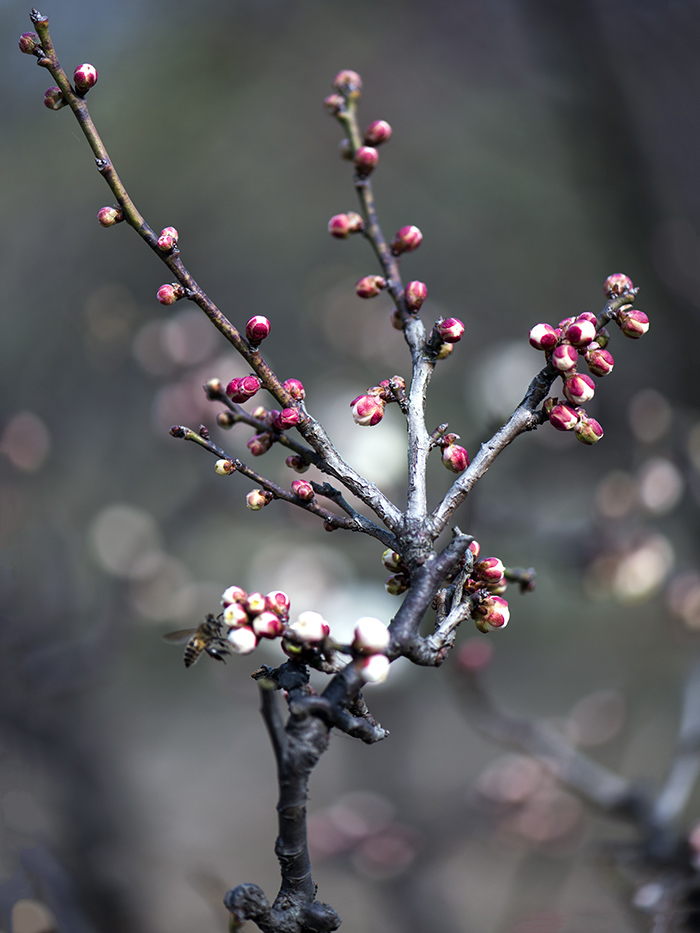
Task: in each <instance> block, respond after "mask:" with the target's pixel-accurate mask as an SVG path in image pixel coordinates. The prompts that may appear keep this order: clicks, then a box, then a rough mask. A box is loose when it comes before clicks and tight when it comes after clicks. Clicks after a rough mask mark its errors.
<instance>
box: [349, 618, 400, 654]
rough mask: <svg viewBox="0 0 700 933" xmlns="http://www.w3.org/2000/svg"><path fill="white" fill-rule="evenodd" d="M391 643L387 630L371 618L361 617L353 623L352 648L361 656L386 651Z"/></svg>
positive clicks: (381, 623)
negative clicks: (360, 653)
mask: <svg viewBox="0 0 700 933" xmlns="http://www.w3.org/2000/svg"><path fill="white" fill-rule="evenodd" d="M390 641H391V635H390V634H389V629H388V628H387V627H386V625H385V624H384V623H383V622H382V621H381V619H375V618H374V617H373V616H362V618H361V619H358V620H357V622H356V623H355V633H354V635H353V640H352V647H353V648H354V649H355V651H361V652H362V653H363V654H377V653H378V652H381V651H386V649H387V648H388V647H389V642H390Z"/></svg>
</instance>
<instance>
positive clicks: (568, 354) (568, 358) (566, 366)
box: [551, 343, 578, 373]
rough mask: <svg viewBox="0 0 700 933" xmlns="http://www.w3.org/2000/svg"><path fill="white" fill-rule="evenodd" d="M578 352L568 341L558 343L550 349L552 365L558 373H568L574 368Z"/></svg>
mask: <svg viewBox="0 0 700 933" xmlns="http://www.w3.org/2000/svg"><path fill="white" fill-rule="evenodd" d="M577 360H578V352H577V351H576V350H574V348H573V347H572V346H571V344H569V343H560V344H559V346H558V347H555V348H554V350H553V351H552V356H551V361H552V366H553V367H554V368H555V369H556V370H558V372H560V373H568V372H571V371H572V370H574V369H576V362H577Z"/></svg>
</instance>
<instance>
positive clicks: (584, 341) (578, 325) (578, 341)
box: [564, 315, 595, 347]
mask: <svg viewBox="0 0 700 933" xmlns="http://www.w3.org/2000/svg"><path fill="white" fill-rule="evenodd" d="M564 337H565V338H566V340H568V341H569V343H570V344H571V345H572V346H574V347H587V346H588V344H589V343H590V342H591V340H594V339H595V323H593V322H592V321H588V320H586V319H585V318H582V317H581V316H580V315H579V317H577V318H576V320H575V321H574V322H573V323H572V324H569V326H568V327H567V328H566V332H565V334H564Z"/></svg>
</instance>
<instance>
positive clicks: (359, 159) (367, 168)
mask: <svg viewBox="0 0 700 933" xmlns="http://www.w3.org/2000/svg"><path fill="white" fill-rule="evenodd" d="M354 162H355V168H356V169H357V174H358V175H359V176H360V178H366V177H367V176H368V175H371V174H372V172H373V171H374V169H375V167H376V165H377V162H379V153H378V152H377V150H376V149H374V148H373V147H372V146H360V148H359V149H358V150H357V152H356V153H355V158H354Z"/></svg>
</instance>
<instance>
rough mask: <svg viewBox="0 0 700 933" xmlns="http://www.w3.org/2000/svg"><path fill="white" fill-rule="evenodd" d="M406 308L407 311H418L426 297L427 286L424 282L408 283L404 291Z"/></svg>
mask: <svg viewBox="0 0 700 933" xmlns="http://www.w3.org/2000/svg"><path fill="white" fill-rule="evenodd" d="M404 297H405V299H406V307H407V308H408V310H409V311H418V309H419V308H420V306H421V305H422V304H423V302H424V301H425V299H426V298H427V297H428V286H427V285H426V284H425V282H409V283H408V285H407V286H406V288H405V289H404Z"/></svg>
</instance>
